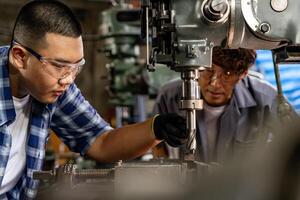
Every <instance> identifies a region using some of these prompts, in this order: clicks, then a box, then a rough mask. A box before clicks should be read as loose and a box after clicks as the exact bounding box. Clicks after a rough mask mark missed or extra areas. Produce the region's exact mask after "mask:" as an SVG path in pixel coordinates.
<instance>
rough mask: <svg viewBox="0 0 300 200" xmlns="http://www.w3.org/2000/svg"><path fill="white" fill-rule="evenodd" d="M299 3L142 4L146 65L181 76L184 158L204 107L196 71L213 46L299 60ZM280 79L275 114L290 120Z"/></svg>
mask: <svg viewBox="0 0 300 200" xmlns="http://www.w3.org/2000/svg"><path fill="white" fill-rule="evenodd" d="M299 7H300V2H299V1H298V0H290V1H288V0H234V1H233V0H231V1H230V0H190V1H189V2H188V3H187V2H186V1H184V0H143V1H142V12H143V19H142V24H143V27H142V30H143V31H142V35H143V36H144V37H145V38H146V41H147V67H148V69H149V70H150V71H153V70H154V69H155V64H156V63H160V64H165V65H167V66H168V67H169V68H170V69H172V70H174V71H177V72H180V73H181V79H182V88H183V90H182V100H181V102H180V105H179V106H180V108H181V109H183V110H186V112H187V129H188V132H189V134H190V139H189V142H188V143H187V148H186V149H187V150H186V152H185V153H186V157H187V158H189V157H193V156H191V155H193V154H194V152H195V148H196V140H195V131H196V126H195V124H196V123H195V121H196V115H195V111H196V110H198V109H202V100H201V99H200V95H199V86H198V83H197V79H198V77H199V74H198V71H199V70H201V69H204V68H205V67H210V66H211V60H212V58H211V57H212V48H213V47H214V46H222V47H225V48H239V47H243V48H250V49H273V50H274V51H273V53H274V62H275V64H276V65H275V66H276V68H277V67H278V65H277V64H278V63H282V62H299V61H300V53H299V52H300V48H299V44H300V26H299V25H298V22H297V17H295V16H297V15H298V9H299ZM276 72H277V73H276V74H277V79H278V92H279V97H280V98H279V100H280V101H281V104H280V105H279V112H280V113H282V116H284V117H287V118H289V116H288V115H289V113H290V110H291V109H290V107H289V105H288V104H287V103H285V101H284V98H283V95H282V90H281V87H280V80H279V73H278V70H276Z"/></svg>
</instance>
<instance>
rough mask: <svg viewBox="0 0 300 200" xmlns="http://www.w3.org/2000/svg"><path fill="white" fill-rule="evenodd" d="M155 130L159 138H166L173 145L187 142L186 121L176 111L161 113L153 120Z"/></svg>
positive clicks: (176, 145)
mask: <svg viewBox="0 0 300 200" xmlns="http://www.w3.org/2000/svg"><path fill="white" fill-rule="evenodd" d="M153 132H154V135H155V137H156V138H157V139H159V140H165V141H166V142H167V143H168V144H169V145H171V146H172V147H178V146H181V145H182V144H184V143H186V142H187V140H188V133H187V129H186V121H185V119H184V118H183V117H181V116H179V115H178V114H176V113H168V114H161V115H158V116H156V117H155V118H154V120H153Z"/></svg>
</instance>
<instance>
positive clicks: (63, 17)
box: [12, 0, 82, 47]
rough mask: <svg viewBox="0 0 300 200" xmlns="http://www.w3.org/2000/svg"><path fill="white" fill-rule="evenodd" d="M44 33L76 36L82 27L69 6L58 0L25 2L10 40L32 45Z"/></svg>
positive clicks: (43, 35) (41, 37) (40, 39)
mask: <svg viewBox="0 0 300 200" xmlns="http://www.w3.org/2000/svg"><path fill="white" fill-rule="evenodd" d="M46 33H55V34H59V35H63V36H68V37H73V38H76V37H79V36H81V35H82V28H81V25H80V23H79V21H78V20H77V19H76V17H75V15H74V14H73V12H72V11H71V10H70V8H68V7H67V6H66V5H65V4H63V3H61V2H59V1H55V0H35V1H31V2H29V3H27V4H26V5H25V6H23V7H22V8H21V10H20V12H19V15H18V16H17V19H16V22H15V25H14V29H13V36H12V37H13V38H12V40H16V41H18V42H20V43H22V44H23V45H26V46H30V47H33V46H35V45H36V43H37V42H40V41H42V40H43V39H44V37H45V35H46Z"/></svg>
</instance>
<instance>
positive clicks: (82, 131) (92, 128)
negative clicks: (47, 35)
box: [0, 47, 112, 199]
mask: <svg viewBox="0 0 300 200" xmlns="http://www.w3.org/2000/svg"><path fill="white" fill-rule="evenodd" d="M8 50H9V47H0V185H1V184H2V180H3V176H4V173H5V168H6V165H7V162H8V157H9V152H10V148H11V142H12V138H11V135H10V133H9V132H8V129H7V127H8V125H10V124H11V123H12V122H13V121H14V120H15V117H16V113H15V109H14V105H13V100H12V94H11V89H10V82H9V73H8ZM49 129H52V130H53V131H54V132H55V133H56V134H57V135H58V136H59V138H60V139H61V140H62V141H63V142H64V143H65V144H67V145H68V146H69V148H70V149H71V150H72V151H74V152H79V153H80V154H81V155H83V154H84V153H85V151H86V150H87V149H88V147H89V146H90V145H91V144H92V143H93V141H94V140H95V138H96V137H97V136H98V135H100V134H102V133H103V132H105V131H107V130H111V129H112V128H111V127H110V126H109V125H108V124H107V123H106V122H105V121H104V120H103V119H102V118H101V117H100V116H99V115H98V114H97V112H96V111H95V109H93V107H92V106H91V105H90V104H89V103H88V102H87V101H86V100H85V99H84V97H83V96H82V94H81V93H80V91H79V89H78V88H77V87H76V85H75V84H72V85H71V86H70V87H69V89H68V90H67V91H66V92H65V93H64V94H63V95H62V96H61V97H59V98H58V100H57V102H56V103H54V104H48V105H45V104H42V103H40V102H38V101H36V100H34V99H33V101H32V110H31V117H30V122H29V129H28V140H27V146H26V155H27V157H26V167H25V169H24V173H23V175H22V177H21V178H20V180H19V181H18V183H17V184H16V185H15V187H14V188H13V189H12V190H10V191H9V192H7V193H6V194H3V195H1V196H0V199H33V198H34V197H35V196H36V193H37V187H38V183H39V182H38V180H34V179H33V172H34V171H38V170H42V167H43V160H44V158H45V145H46V143H47V140H48V137H49V132H48V130H49Z"/></svg>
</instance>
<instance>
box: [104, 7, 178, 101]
mask: <svg viewBox="0 0 300 200" xmlns="http://www.w3.org/2000/svg"><path fill="white" fill-rule="evenodd" d="M100 17H101V21H102V23H101V25H100V32H101V39H102V40H103V42H104V47H103V49H102V51H103V52H105V55H106V56H107V57H108V58H109V59H110V63H108V64H106V68H107V69H108V80H109V85H108V86H107V90H108V92H109V94H110V97H111V98H110V103H112V105H115V106H133V105H134V103H135V102H134V95H148V96H150V97H155V95H156V94H157V91H158V88H159V87H160V86H161V85H163V84H164V83H166V82H167V81H168V80H171V79H173V78H175V77H179V74H178V73H176V72H174V71H172V70H170V69H168V68H167V67H162V66H158V67H157V70H156V71H155V72H148V71H147V69H146V65H145V62H141V59H140V58H139V56H140V47H141V46H142V45H143V44H142V41H141V40H140V34H141V25H140V10H139V9H134V8H132V6H131V5H129V4H124V3H122V4H118V5H117V6H114V7H112V8H110V9H108V10H106V11H103V12H102V13H101V16H100Z"/></svg>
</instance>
